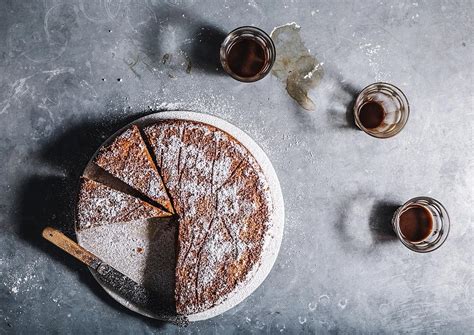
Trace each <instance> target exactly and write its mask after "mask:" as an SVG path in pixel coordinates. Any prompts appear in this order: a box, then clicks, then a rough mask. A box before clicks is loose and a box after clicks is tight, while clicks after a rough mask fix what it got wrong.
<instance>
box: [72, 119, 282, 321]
mask: <svg viewBox="0 0 474 335" xmlns="http://www.w3.org/2000/svg"><path fill="white" fill-rule="evenodd" d="M163 120H188V121H196V122H202V123H205V124H208V125H211V126H214V127H216V128H219V129H221V130H222V131H224V132H226V133H228V134H229V135H231V136H233V137H234V138H235V139H237V140H238V141H239V142H240V143H241V144H242V145H243V146H245V147H246V148H247V149H248V151H249V152H250V153H251V154H252V155H253V156H254V158H255V160H256V161H257V162H258V164H259V165H260V167H261V169H262V171H263V173H264V175H265V177H266V178H267V180H268V184H269V192H270V193H271V197H272V201H273V205H274V210H273V213H272V216H271V218H270V224H269V228H268V231H267V233H266V235H265V237H264V246H263V249H262V250H263V251H262V256H261V260H260V263H259V264H258V265H257V266H255V267H254V269H253V270H252V271H251V272H250V273H249V274H248V276H247V278H246V280H245V281H244V282H243V283H241V284H240V285H238V286H237V287H236V289H235V290H234V291H232V292H231V293H230V294H229V295H228V296H227V297H226V298H225V299H224V300H223V301H222V302H221V303H219V304H218V305H216V306H214V307H212V308H210V309H208V310H206V311H203V312H200V313H195V314H192V315H188V318H189V320H190V321H199V320H205V319H208V318H212V317H214V316H217V315H219V314H222V313H224V312H225V311H227V310H229V309H231V308H232V307H234V306H236V305H238V304H239V303H240V302H242V301H243V300H244V299H245V298H246V297H248V296H249V295H250V294H252V292H253V291H255V290H256V289H257V288H258V287H259V286H260V284H262V282H263V281H264V280H265V278H266V277H267V275H268V274H269V273H270V270H271V269H272V267H273V264H274V263H275V260H276V258H277V255H278V251H279V249H280V245H281V241H282V237H283V227H284V217H285V213H284V203H283V195H282V192H281V188H280V183H279V181H278V177H277V175H276V173H275V170H274V169H273V166H272V164H271V162H270V160H269V158H268V157H267V155H266V154H265V153H264V151H263V150H262V149H261V148H260V147H259V146H258V145H257V144H256V143H255V142H254V141H253V140H252V139H251V138H250V137H249V136H248V135H247V134H246V133H244V132H243V131H242V130H240V129H239V128H237V127H236V126H234V125H232V124H230V123H229V122H227V121H224V120H222V119H220V118H218V117H215V116H212V115H208V114H203V113H196V112H189V111H167V112H159V113H154V114H150V115H147V116H145V117H142V118H139V119H137V120H135V121H133V122H131V123H130V124H128V125H126V126H125V127H123V128H122V129H119V130H118V131H117V132H116V133H114V134H113V135H112V136H111V137H110V138H109V139H107V140H106V141H105V142H104V144H103V145H107V144H108V143H110V142H111V141H112V140H113V139H114V138H115V137H116V136H118V135H119V134H121V133H122V132H123V131H124V130H125V129H127V128H128V127H130V126H131V125H137V126H139V127H143V126H146V125H149V124H152V123H154V122H158V121H163ZM95 155H96V154H94V156H93V157H92V158H91V160H90V161H89V163H88V165H87V166H86V169H85V171H87V170H88V169H90V168H91V165H92V161H93V160H94V157H95ZM149 227H150V223H149V222H147V221H143V222H133V223H127V224H115V225H114V224H112V225H106V226H102V227H96V228H91V229H86V230H77V231H76V235H77V240H78V243H79V244H80V245H81V246H83V247H85V248H86V249H88V250H90V251H91V252H92V253H94V254H96V255H97V256H98V257H100V258H102V259H103V260H104V261H106V262H107V263H108V264H110V265H111V266H113V267H115V268H116V269H117V270H119V271H121V272H123V273H124V274H126V275H127V276H129V277H130V278H132V279H133V280H135V281H136V282H138V283H139V284H145V286H147V285H148V286H149V285H150V283H151V285H154V284H155V283H156V285H159V286H160V288H159V289H165V290H168V291H170V290H172V288H173V287H174V282H171V281H173V280H174V274H173V273H172V272H173V271H172V270H173V269H169V268H167V267H166V265H165V263H166V262H167V258H168V261H169V260H170V257H174V253H171V252H170V255H171V254H173V255H171V256H161V255H162V254H166V251H164V252H162V251H160V252H159V253H158V254H157V255H158V256H157V257H153V258H154V259H155V258H156V261H154V263H153V265H152V270H153V271H152V272H153V273H154V274H156V276H154V275H153V276H151V277H150V273H149V272H150V265H149V264H148V263H149V261H147V258H148V259H149V258H150V255H147V254H146V253H143V254H142V253H140V252H137V250H142V249H144V250H149V249H150V248H151V249H153V248H154V249H156V248H157V247H156V246H154V245H151V244H150V243H154V244H158V248H159V247H160V246H161V244H163V248H167V247H169V248H173V247H172V246H167V245H166V242H164V243H160V242H156V241H150V228H149ZM160 227H161V226H160ZM160 229H161V228H160ZM152 234H153V235H154V236H155V235H157V234H158V235H159V234H163V235H170V234H175V232H174V231H170V230H164V231H163V232H155V231H154V232H152ZM160 258H163V259H160ZM160 266H163V268H162V271H160ZM92 274H93V275H94V276H95V274H94V272H92ZM96 279H97V278H96ZM98 282H99V283H100V284H101V285H102V283H101V282H100V281H99V280H98ZM102 287H103V288H104V289H105V290H106V291H107V292H108V293H109V294H110V295H111V296H112V297H113V298H114V299H115V300H117V301H118V302H119V303H121V304H122V305H124V306H125V307H127V308H129V309H131V310H133V311H135V312H137V313H140V314H142V315H145V316H148V317H151V318H155V316H154V315H152V314H149V313H148V312H146V311H144V310H142V309H140V308H139V307H137V306H135V305H134V304H132V303H131V302H129V301H127V300H126V299H124V298H123V297H121V296H120V295H118V294H117V293H115V292H114V291H112V290H110V289H109V288H107V287H106V286H104V285H102Z"/></svg>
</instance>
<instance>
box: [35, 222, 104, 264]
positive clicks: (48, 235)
mask: <svg viewBox="0 0 474 335" xmlns="http://www.w3.org/2000/svg"><path fill="white" fill-rule="evenodd" d="M42 235H43V237H44V238H45V239H47V240H48V241H49V242H51V243H53V244H54V245H56V246H58V247H59V248H61V249H63V250H64V251H66V252H67V253H68V254H70V255H72V256H74V257H76V258H77V259H78V260H80V261H81V262H82V263H84V264H86V265H88V266H91V267H95V265H97V263H98V262H100V260H99V258H98V257H96V256H94V255H93V254H92V253H90V252H89V251H87V250H86V249H84V248H83V247H81V246H80V245H79V244H77V243H76V242H74V241H73V240H71V239H70V238H69V237H67V236H66V235H64V234H63V233H61V232H60V231H59V230H57V229H54V228H51V227H46V228H44V229H43V233H42Z"/></svg>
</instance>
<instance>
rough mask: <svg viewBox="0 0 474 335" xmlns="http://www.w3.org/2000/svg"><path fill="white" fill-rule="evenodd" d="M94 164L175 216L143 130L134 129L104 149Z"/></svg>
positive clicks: (126, 131)
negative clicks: (144, 138) (142, 133)
mask: <svg viewBox="0 0 474 335" xmlns="http://www.w3.org/2000/svg"><path fill="white" fill-rule="evenodd" d="M94 163H95V164H97V165H98V166H100V167H101V168H103V169H104V170H106V171H107V172H109V173H110V174H112V175H113V176H114V177H116V178H118V179H120V180H122V181H123V182H125V183H127V184H128V185H129V186H131V187H132V188H134V189H136V190H137V191H139V192H140V193H141V194H143V195H144V196H146V197H148V198H149V199H151V200H153V201H155V202H156V203H157V204H159V205H160V206H163V208H164V209H166V210H167V211H168V212H170V213H174V210H173V206H172V205H171V202H170V199H169V197H168V193H167V191H166V188H165V186H164V185H163V180H162V178H161V176H160V174H159V173H158V169H157V167H156V165H155V162H154V161H153V159H152V157H151V155H150V153H149V151H148V149H147V146H146V144H145V141H144V140H143V138H142V136H141V134H140V129H138V127H137V126H135V125H133V126H131V127H130V128H128V129H127V130H125V131H124V132H123V133H122V134H120V135H119V136H117V137H116V138H115V139H114V140H113V142H112V143H111V144H110V145H107V146H104V147H102V148H101V149H100V150H99V152H98V154H97V156H96V158H95V160H94Z"/></svg>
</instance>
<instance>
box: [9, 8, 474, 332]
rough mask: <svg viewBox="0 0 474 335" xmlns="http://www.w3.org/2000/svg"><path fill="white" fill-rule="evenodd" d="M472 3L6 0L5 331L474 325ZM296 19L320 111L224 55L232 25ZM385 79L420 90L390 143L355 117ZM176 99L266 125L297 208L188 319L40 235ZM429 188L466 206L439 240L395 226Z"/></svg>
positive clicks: (259, 127)
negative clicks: (130, 131)
mask: <svg viewBox="0 0 474 335" xmlns="http://www.w3.org/2000/svg"><path fill="white" fill-rule="evenodd" d="M472 13H473V2H472V1H469V0H461V1H421V0H410V1H385V0H384V1H344V2H337V3H336V2H334V1H327V2H322V1H311V2H310V1H297V0H295V1H290V0H288V1H265V2H264V1H259V0H251V1H217V0H213V1H209V2H200V1H197V0H168V1H164V2H159V1H153V0H149V1H136V2H128V1H100V2H99V1H97V2H92V1H86V0H84V1H76V2H66V1H58V0H44V1H27V0H25V1H7V0H0V125H1V131H0V157H1V161H2V162H1V168H0V229H1V234H0V333H1V334H3V333H18V334H40V333H71V334H86V333H101V334H108V333H116V334H122V333H123V334H125V333H134V334H140V333H158V332H166V333H203V334H212V333H215V334H223V333H244V334H247V333H267V334H278V333H280V332H281V333H321V334H323V333H348V334H357V333H374V334H382V333H442V334H462V333H465V334H466V333H470V332H471V333H472V329H473V328H474V317H473V310H472V306H473V260H472V256H473V247H472V245H473V243H472V238H473V235H472V232H473V229H472V227H473V210H472V204H473V200H474V199H473V191H472V190H473V176H474V173H473V153H472V149H473V133H472V130H473V94H472V90H473V89H474V87H473V81H472V74H473V45H472V43H473V39H472V36H473V22H472ZM292 21H295V22H296V23H298V24H299V25H301V35H302V38H303V40H304V41H305V44H306V46H307V47H308V48H309V49H310V50H311V53H312V54H313V55H315V56H316V57H317V58H318V60H320V61H321V62H323V68H324V73H325V74H324V78H323V79H322V82H321V83H320V85H319V86H318V87H316V88H315V89H314V90H312V91H311V93H310V95H311V98H312V99H313V101H314V102H315V104H316V111H314V112H306V111H304V110H302V109H301V108H300V107H299V106H298V105H297V104H296V103H295V102H294V101H293V100H292V99H291V98H290V97H289V96H288V95H287V93H286V91H285V87H284V85H283V84H282V83H281V82H280V81H279V80H278V79H277V78H275V77H274V76H271V75H270V76H268V77H267V78H265V79H264V80H262V81H260V82H257V83H254V84H243V83H238V82H236V81H234V80H232V79H231V78H229V77H227V76H225V75H223V74H222V71H220V70H216V67H215V64H214V62H215V53H214V51H215V41H218V40H219V38H221V36H222V34H223V33H225V32H227V31H229V30H231V29H233V28H234V27H237V26H240V25H245V24H252V25H257V26H259V27H261V28H263V29H265V30H267V31H269V32H270V31H271V30H272V29H273V27H275V26H278V25H281V24H285V23H287V22H292ZM165 54H169V55H171V57H165V59H163V56H164V55H165ZM163 61H165V64H163ZM189 61H190V62H191V67H189ZM189 70H190V71H189ZM188 72H189V73H188ZM119 79H121V81H119ZM379 80H383V81H388V82H392V83H394V84H396V85H398V86H399V87H400V88H401V89H402V90H403V91H404V92H405V93H406V94H407V96H408V99H409V101H410V105H411V116H410V119H409V121H408V124H407V126H406V128H405V129H404V130H403V132H402V133H400V134H399V135H398V136H396V137H394V138H392V139H388V140H378V139H374V138H371V137H369V136H367V135H365V134H364V133H362V132H360V131H357V130H355V129H354V127H353V125H352V123H351V120H350V117H347V114H346V110H347V108H348V106H349V105H350V103H351V101H352V100H353V98H354V94H355V92H357V91H358V90H359V89H361V88H362V87H364V86H365V85H367V84H369V83H371V82H374V81H379ZM177 108H187V109H192V110H196V111H202V112H206V113H211V114H214V115H217V116H220V117H222V118H224V119H226V120H228V121H230V122H232V123H233V124H235V125H237V126H238V127H240V128H242V129H243V130H245V131H246V132H248V133H249V134H250V135H251V136H252V137H253V138H254V139H255V140H256V141H257V142H258V143H259V144H260V145H261V146H262V147H263V148H264V149H265V150H266V152H267V154H268V155H269V157H270V159H271V160H272V161H273V164H274V166H275V169H276V171H277V173H278V175H279V178H280V181H281V186H282V189H283V192H284V197H285V201H286V211H287V217H286V227H285V236H284V241H283V245H282V248H281V251H280V255H279V258H278V260H277V263H276V265H275V267H274V268H273V270H272V272H271V274H270V275H269V277H268V278H267V280H266V281H265V282H264V284H263V285H262V286H261V287H260V288H259V289H258V290H257V291H256V292H255V293H254V294H253V295H252V296H251V297H249V298H248V299H247V300H246V301H244V302H243V303H242V304H240V305H239V306H238V307H236V308H234V309H233V310H231V311H229V312H227V313H225V314H223V315H221V316H219V317H216V318H214V319H212V320H208V321H205V322H199V323H196V324H193V325H191V326H190V327H188V328H187V329H177V328H175V327H174V326H171V325H163V324H160V323H157V322H153V321H150V320H147V319H144V318H141V317H139V316H137V315H135V314H133V313H131V312H128V311H127V310H125V309H124V308H122V307H121V306H119V305H118V304H117V303H116V302H115V301H114V300H112V299H111V298H110V297H108V296H107V295H106V294H105V293H104V292H103V291H102V289H101V288H100V287H99V286H98V285H97V283H96V282H95V281H94V280H93V279H92V277H91V275H90V274H89V272H88V271H87V270H86V269H85V268H84V267H82V266H81V265H79V264H78V263H76V262H75V261H74V260H72V259H71V258H70V257H69V256H67V255H64V254H63V253H61V252H59V251H57V250H56V249H55V248H54V247H53V246H49V245H48V244H47V243H46V242H43V241H42V240H41V239H40V235H39V232H40V230H41V228H42V227H44V226H45V225H47V224H49V225H54V226H56V227H60V228H61V229H63V230H65V231H66V232H68V233H71V214H70V213H71V212H70V210H71V206H72V205H73V196H72V195H73V193H74V190H75V187H76V185H77V178H78V176H79V174H80V172H81V169H82V168H83V166H84V165H85V163H86V162H87V160H88V158H89V157H90V155H91V154H92V153H93V151H94V150H95V149H96V148H97V146H98V145H99V144H100V143H101V141H102V140H103V139H104V138H105V137H107V136H108V135H110V134H111V133H113V132H114V130H115V129H117V128H118V127H120V126H121V125H123V124H125V123H127V122H128V121H129V120H132V119H134V118H136V117H138V116H140V115H143V114H146V113H147V112H148V111H149V110H150V109H177ZM419 195H428V196H432V197H434V198H437V199H438V200H440V201H441V202H442V203H443V204H445V206H446V208H447V209H448V211H449V213H450V215H451V220H452V230H451V234H450V236H449V238H448V240H447V242H446V243H445V245H443V246H442V247H441V248H440V249H438V250H437V251H435V252H433V253H430V254H416V253H413V252H411V251H409V250H408V249H406V248H405V247H403V246H402V245H401V244H400V243H399V242H398V241H397V240H396V239H394V238H393V235H392V234H391V233H390V227H389V221H390V216H391V214H392V212H393V209H394V208H395V207H396V206H397V205H400V204H402V203H403V202H404V201H405V200H407V199H409V198H411V197H414V196H419Z"/></svg>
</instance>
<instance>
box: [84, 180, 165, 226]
mask: <svg viewBox="0 0 474 335" xmlns="http://www.w3.org/2000/svg"><path fill="white" fill-rule="evenodd" d="M169 215H170V214H169V213H167V212H165V211H163V210H161V209H159V208H156V207H154V206H152V205H150V204H148V203H146V202H144V201H142V200H140V199H137V198H134V197H132V196H130V195H128V194H125V193H122V192H119V191H116V190H114V189H112V188H110V187H107V186H105V185H103V184H100V183H97V182H95V181H92V180H89V179H87V178H82V181H81V188H80V192H79V201H78V204H77V214H76V224H77V229H85V228H90V227H96V226H100V225H102V224H109V223H116V222H129V221H135V220H144V219H148V218H152V217H166V216H169Z"/></svg>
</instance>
